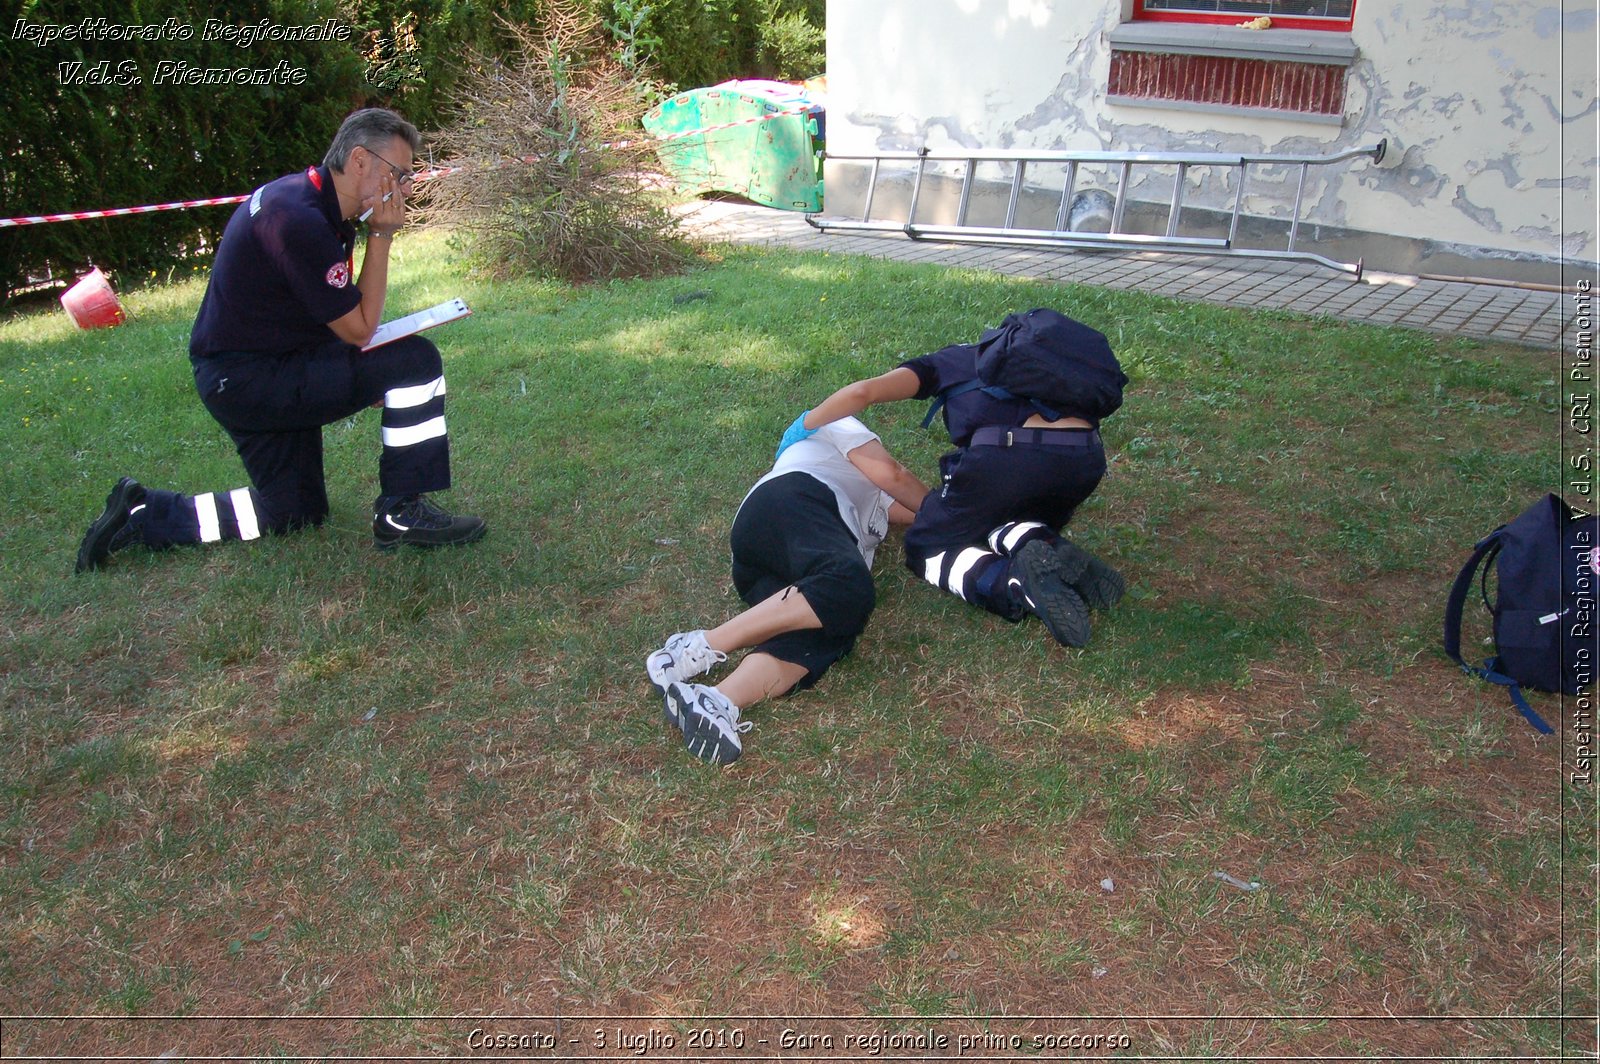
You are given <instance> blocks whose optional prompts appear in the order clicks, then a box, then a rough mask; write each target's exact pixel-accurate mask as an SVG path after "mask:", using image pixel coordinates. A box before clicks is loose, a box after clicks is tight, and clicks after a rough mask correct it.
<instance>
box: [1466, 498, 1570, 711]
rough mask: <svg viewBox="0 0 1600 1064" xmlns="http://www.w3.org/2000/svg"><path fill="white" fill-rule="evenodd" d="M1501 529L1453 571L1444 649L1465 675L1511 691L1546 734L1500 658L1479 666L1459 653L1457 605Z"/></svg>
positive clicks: (1493, 550)
mask: <svg viewBox="0 0 1600 1064" xmlns="http://www.w3.org/2000/svg"><path fill="white" fill-rule="evenodd" d="M1504 530H1505V526H1504V525H1502V526H1500V527H1499V528H1497V529H1495V530H1494V531H1493V532H1491V533H1489V534H1488V535H1487V536H1485V537H1484V538H1483V539H1481V540H1479V541H1478V544H1477V545H1476V546H1475V547H1473V549H1472V557H1471V558H1468V559H1467V564H1465V565H1463V566H1462V567H1461V572H1459V573H1457V574H1456V582H1455V583H1454V584H1453V585H1452V586H1451V588H1450V598H1449V601H1447V602H1446V603H1445V607H1444V652H1445V653H1446V654H1448V655H1450V660H1451V661H1454V662H1455V663H1456V664H1457V665H1459V666H1461V671H1462V672H1464V673H1466V674H1467V675H1468V676H1476V677H1477V678H1478V679H1480V680H1486V681H1488V682H1489V683H1492V684H1498V685H1499V686H1501V687H1504V688H1506V689H1507V690H1508V691H1509V692H1510V694H1511V704H1512V705H1514V706H1516V707H1517V712H1519V713H1521V714H1522V716H1523V718H1524V719H1526V720H1527V722H1528V723H1529V724H1531V725H1532V726H1533V728H1534V729H1535V730H1536V731H1538V732H1539V733H1541V734H1543V735H1550V734H1551V733H1552V732H1553V731H1554V729H1552V728H1551V727H1550V725H1548V724H1546V723H1545V721H1544V718H1543V717H1541V716H1539V714H1538V713H1537V712H1535V711H1534V708H1533V707H1532V706H1530V705H1528V700H1527V699H1526V698H1524V697H1523V695H1522V687H1521V686H1520V685H1519V684H1518V683H1517V681H1516V680H1513V679H1512V678H1511V677H1509V676H1507V675H1505V674H1504V673H1502V672H1500V671H1499V670H1500V659H1499V658H1497V657H1495V658H1490V659H1489V660H1488V661H1486V662H1484V663H1483V667H1482V668H1478V667H1476V666H1473V665H1468V664H1467V663H1466V661H1464V660H1463V659H1462V657H1461V609H1462V607H1463V606H1464V605H1466V601H1467V593H1468V592H1469V591H1471V590H1472V578H1473V577H1474V576H1476V575H1477V571H1478V567H1479V566H1480V565H1482V566H1484V572H1485V574H1487V572H1488V561H1489V560H1491V559H1493V557H1494V556H1495V555H1496V554H1498V553H1499V551H1500V546H1501V533H1502V532H1503V531H1504ZM1488 601H1489V600H1488V595H1487V593H1485V595H1484V603H1485V604H1486V605H1487V604H1488Z"/></svg>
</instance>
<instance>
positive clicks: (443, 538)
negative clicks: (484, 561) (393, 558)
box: [372, 495, 489, 550]
mask: <svg viewBox="0 0 1600 1064" xmlns="http://www.w3.org/2000/svg"><path fill="white" fill-rule="evenodd" d="M488 531H489V526H488V525H485V524H484V523H483V518H481V517H467V516H464V515H458V514H450V513H446V512H445V511H443V510H441V509H439V508H438V507H437V506H435V505H434V504H433V503H431V502H429V501H428V497H427V496H426V495H407V496H406V497H405V498H403V499H401V500H400V501H399V502H397V503H395V504H394V505H392V506H390V507H389V508H388V509H384V510H378V511H377V512H376V513H374V514H373V515H372V543H373V546H375V547H377V548H378V549H379V550H393V549H394V548H396V547H399V546H402V545H409V546H413V547H450V546H457V545H460V544H464V543H476V542H477V541H478V540H480V539H482V538H483V536H484V533H486V532H488Z"/></svg>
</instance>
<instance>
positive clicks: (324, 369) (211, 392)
mask: <svg viewBox="0 0 1600 1064" xmlns="http://www.w3.org/2000/svg"><path fill="white" fill-rule="evenodd" d="M193 363H194V379H195V387H196V389H197V390H198V391H199V393H200V399H201V401H202V402H203V403H205V406H206V409H207V410H209V411H210V412H211V416H212V417H214V418H216V419H217V423H218V424H220V425H221V426H222V427H223V428H224V429H225V430H227V433H228V435H229V436H231V437H232V438H233V442H234V445H235V446H236V447H237V448H238V450H239V457H240V458H241V459H242V460H243V461H244V468H245V472H246V473H247V474H249V477H250V483H251V487H250V488H238V489H235V490H233V491H227V492H209V493H206V494H202V495H182V494H179V493H177V492H172V491H162V490H158V489H151V490H150V491H149V494H148V495H147V496H146V499H145V505H144V508H143V509H142V510H140V511H137V512H136V514H135V519H136V522H137V523H138V527H139V529H140V535H141V537H142V539H143V542H144V543H145V544H146V545H147V546H150V547H156V548H160V547H168V546H173V545H176V544H182V543H211V542H216V541H218V540H228V539H255V538H256V537H257V536H259V535H261V534H262V533H263V532H274V533H277V532H289V531H292V530H294V529H297V528H304V527H306V526H316V525H320V524H321V523H322V522H323V520H325V519H326V518H327V516H328V495H327V490H326V487H325V484H324V480H323V468H322V428H323V426H325V425H329V424H332V423H333V422H336V421H339V420H340V419H342V418H346V417H350V416H351V415H353V414H356V413H359V412H360V411H362V410H364V409H366V408H367V407H370V406H373V405H374V404H376V403H378V402H380V401H381V402H382V403H383V415H382V418H381V428H382V434H383V452H382V457H381V458H380V459H379V461H378V482H379V485H380V493H381V494H383V495H396V496H398V495H412V494H420V493H423V492H430V491H443V490H444V489H445V488H448V487H449V486H450V448H449V442H448V440H447V438H446V436H445V425H444V395H445V387H444V375H443V373H444V371H443V362H442V360H441V359H440V357H439V349H438V348H437V347H435V346H434V345H433V344H432V343H431V342H430V341H428V340H426V339H424V338H422V337H421V336H410V337H407V338H405V339H403V340H397V341H395V342H394V343H390V344H385V345H384V346H383V347H380V348H376V349H374V350H372V351H366V352H363V351H362V350H361V349H359V348H357V347H355V346H353V345H351V344H345V343H330V344H327V345H324V346H322V347H318V348H313V349H311V350H306V351H294V352H289V353H286V354H281V355H263V354H254V353H241V354H220V355H212V356H207V357H204V358H196V359H194V360H193Z"/></svg>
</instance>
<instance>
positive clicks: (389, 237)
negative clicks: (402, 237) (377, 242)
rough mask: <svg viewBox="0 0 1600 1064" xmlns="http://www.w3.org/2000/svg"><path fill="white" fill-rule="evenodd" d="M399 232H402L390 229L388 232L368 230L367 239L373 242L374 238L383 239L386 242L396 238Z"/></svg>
mask: <svg viewBox="0 0 1600 1064" xmlns="http://www.w3.org/2000/svg"><path fill="white" fill-rule="evenodd" d="M399 232H400V230H398V229H390V230H389V231H388V232H385V231H384V230H382V229H368V230H367V239H368V240H371V239H372V238H373V237H382V238H383V239H384V240H393V239H394V238H395V234H397V233H399Z"/></svg>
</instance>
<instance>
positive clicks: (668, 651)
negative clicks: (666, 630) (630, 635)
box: [644, 630, 728, 695]
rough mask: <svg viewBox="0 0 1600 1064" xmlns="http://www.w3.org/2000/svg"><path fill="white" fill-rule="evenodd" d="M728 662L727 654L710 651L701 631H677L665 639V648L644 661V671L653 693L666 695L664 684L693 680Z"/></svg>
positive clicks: (704, 635)
mask: <svg viewBox="0 0 1600 1064" xmlns="http://www.w3.org/2000/svg"><path fill="white" fill-rule="evenodd" d="M727 660H728V655H726V654H724V653H722V651H720V650H712V649H711V647H710V646H709V645H708V644H707V643H706V633H705V632H704V630H702V631H698V632H679V633H678V634H677V635H674V636H673V637H672V638H670V639H668V640H667V645H666V646H664V647H662V648H661V649H660V650H658V651H656V652H655V653H654V654H651V655H650V656H649V657H648V658H645V659H644V671H645V672H647V673H649V674H650V682H651V683H652V684H654V685H655V688H656V690H657V691H659V692H660V693H661V694H663V695H665V694H666V693H667V684H669V683H681V682H683V681H684V680H692V679H694V678H695V677H696V676H699V675H700V674H701V673H703V672H705V671H707V670H708V669H710V668H711V667H712V666H713V665H715V664H717V663H718V662H720V661H727Z"/></svg>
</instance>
